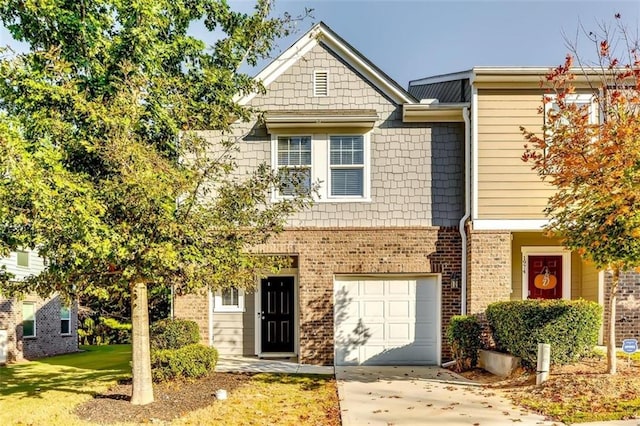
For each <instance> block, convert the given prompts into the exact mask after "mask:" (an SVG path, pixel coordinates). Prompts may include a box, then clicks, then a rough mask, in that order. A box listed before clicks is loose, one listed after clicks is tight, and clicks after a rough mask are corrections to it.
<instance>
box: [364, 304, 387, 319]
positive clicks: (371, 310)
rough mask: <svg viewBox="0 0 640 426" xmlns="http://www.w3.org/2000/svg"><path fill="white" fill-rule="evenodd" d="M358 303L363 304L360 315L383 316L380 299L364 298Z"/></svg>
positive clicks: (382, 306) (382, 305)
mask: <svg viewBox="0 0 640 426" xmlns="http://www.w3.org/2000/svg"><path fill="white" fill-rule="evenodd" d="M359 305H361V306H363V308H364V309H363V310H362V314H363V315H362V316H363V317H365V318H366V317H373V318H383V317H384V302H383V301H382V300H364V301H362V302H361V303H359Z"/></svg>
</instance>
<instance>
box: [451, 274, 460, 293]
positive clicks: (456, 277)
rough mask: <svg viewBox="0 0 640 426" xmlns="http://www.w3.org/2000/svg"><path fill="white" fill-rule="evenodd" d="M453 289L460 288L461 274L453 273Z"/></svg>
mask: <svg viewBox="0 0 640 426" xmlns="http://www.w3.org/2000/svg"><path fill="white" fill-rule="evenodd" d="M451 288H452V289H457V288H460V272H452V273H451Z"/></svg>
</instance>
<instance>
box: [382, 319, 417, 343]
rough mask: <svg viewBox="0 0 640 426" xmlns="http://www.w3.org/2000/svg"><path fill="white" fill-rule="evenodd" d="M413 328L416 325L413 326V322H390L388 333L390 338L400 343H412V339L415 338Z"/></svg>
mask: <svg viewBox="0 0 640 426" xmlns="http://www.w3.org/2000/svg"><path fill="white" fill-rule="evenodd" d="M413 328H414V327H412V326H411V324H407V323H399V324H393V323H392V324H388V325H387V330H389V332H388V333H387V336H388V340H390V341H395V342H398V343H406V344H409V343H411V340H413V335H414V333H413Z"/></svg>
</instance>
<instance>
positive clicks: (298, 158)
mask: <svg viewBox="0 0 640 426" xmlns="http://www.w3.org/2000/svg"><path fill="white" fill-rule="evenodd" d="M277 157H278V172H279V173H280V176H281V178H282V182H283V183H282V186H281V187H280V190H279V193H280V195H284V196H287V195H295V194H296V193H297V192H298V193H305V192H308V191H309V189H310V188H311V136H286V137H278V151H277Z"/></svg>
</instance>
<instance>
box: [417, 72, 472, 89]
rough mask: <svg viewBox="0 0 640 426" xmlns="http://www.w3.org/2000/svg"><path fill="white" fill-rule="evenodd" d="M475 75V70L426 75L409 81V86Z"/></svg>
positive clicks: (462, 78) (461, 78)
mask: <svg viewBox="0 0 640 426" xmlns="http://www.w3.org/2000/svg"><path fill="white" fill-rule="evenodd" d="M472 77H473V70H469V71H459V72H453V73H450V74H441V75H434V76H433V77H425V78H421V79H418V80H411V81H409V86H420V85H423V84H436V83H444V82H446V81H455V80H464V79H467V78H468V79H471V78H472Z"/></svg>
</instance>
